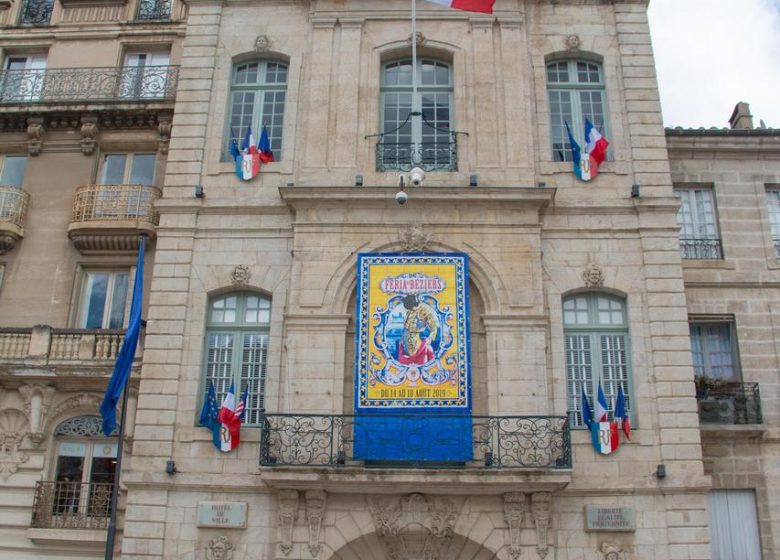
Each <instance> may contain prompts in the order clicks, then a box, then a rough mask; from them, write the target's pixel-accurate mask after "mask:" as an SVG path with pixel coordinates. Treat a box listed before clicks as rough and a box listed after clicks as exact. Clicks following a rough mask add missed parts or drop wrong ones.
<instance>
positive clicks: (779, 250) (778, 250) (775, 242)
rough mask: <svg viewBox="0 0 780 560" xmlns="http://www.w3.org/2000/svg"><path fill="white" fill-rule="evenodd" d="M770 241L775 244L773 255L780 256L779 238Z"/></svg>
mask: <svg viewBox="0 0 780 560" xmlns="http://www.w3.org/2000/svg"><path fill="white" fill-rule="evenodd" d="M772 242H773V243H774V245H775V256H776V257H777V258H780V239H773V240H772Z"/></svg>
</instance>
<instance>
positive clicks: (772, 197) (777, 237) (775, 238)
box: [766, 189, 780, 257]
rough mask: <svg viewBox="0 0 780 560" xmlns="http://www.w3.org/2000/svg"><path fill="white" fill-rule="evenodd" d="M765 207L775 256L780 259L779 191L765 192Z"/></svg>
mask: <svg viewBox="0 0 780 560" xmlns="http://www.w3.org/2000/svg"><path fill="white" fill-rule="evenodd" d="M766 206H767V211H768V213H769V227H770V229H771V231H772V242H773V243H774V246H775V255H776V256H777V257H780V190H778V189H770V190H767V191H766Z"/></svg>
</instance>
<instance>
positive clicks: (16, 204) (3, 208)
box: [0, 185, 30, 228]
mask: <svg viewBox="0 0 780 560" xmlns="http://www.w3.org/2000/svg"><path fill="white" fill-rule="evenodd" d="M29 202H30V195H29V193H28V192H27V191H24V190H22V189H20V188H18V187H12V186H8V185H0V222H9V223H11V224H13V225H15V226H16V227H19V228H22V227H24V218H25V216H26V215H27V205H28V204H29Z"/></svg>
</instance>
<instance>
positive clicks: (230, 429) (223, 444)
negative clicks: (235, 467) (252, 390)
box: [217, 382, 247, 453]
mask: <svg viewBox="0 0 780 560" xmlns="http://www.w3.org/2000/svg"><path fill="white" fill-rule="evenodd" d="M246 397H247V391H246V390H245V391H244V394H243V395H241V400H240V401H238V402H236V388H235V385H234V384H233V383H232V382H231V383H230V389H228V392H227V394H226V395H225V398H224V399H223V400H222V407H221V408H220V409H219V413H218V414H217V420H218V421H219V423H220V424H221V428H220V446H219V450H220V451H222V452H223V453H227V452H228V451H232V450H233V449H235V448H236V447H238V444H239V443H240V435H241V423H242V422H243V420H244V409H245V408H246Z"/></svg>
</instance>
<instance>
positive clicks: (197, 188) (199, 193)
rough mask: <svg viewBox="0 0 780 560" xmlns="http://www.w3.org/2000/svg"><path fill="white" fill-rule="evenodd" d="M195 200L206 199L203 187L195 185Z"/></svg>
mask: <svg viewBox="0 0 780 560" xmlns="http://www.w3.org/2000/svg"><path fill="white" fill-rule="evenodd" d="M195 198H206V193H205V192H203V185H195Z"/></svg>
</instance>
